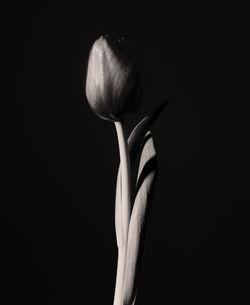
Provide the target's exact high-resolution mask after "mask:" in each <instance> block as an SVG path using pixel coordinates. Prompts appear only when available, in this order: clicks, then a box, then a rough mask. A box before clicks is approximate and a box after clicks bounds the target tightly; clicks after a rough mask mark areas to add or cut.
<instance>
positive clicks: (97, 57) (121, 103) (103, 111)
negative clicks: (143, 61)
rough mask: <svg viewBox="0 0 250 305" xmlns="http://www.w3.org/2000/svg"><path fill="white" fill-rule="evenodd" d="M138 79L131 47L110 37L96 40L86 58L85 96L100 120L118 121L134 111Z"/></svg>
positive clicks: (137, 95) (136, 106) (137, 96)
mask: <svg viewBox="0 0 250 305" xmlns="http://www.w3.org/2000/svg"><path fill="white" fill-rule="evenodd" d="M139 87H140V86H139V78H138V73H137V69H136V65H135V61H134V54H133V49H132V47H131V45H130V44H129V43H128V41H127V40H126V39H125V38H123V37H120V38H113V37H111V36H110V35H106V36H101V37H100V38H99V39H97V40H96V41H95V42H94V44H93V46H92V48H91V50H90V54H89V59H88V65H87V74H86V96H87V100H88V103H89V105H90V107H91V109H92V110H93V111H94V113H95V114H96V115H98V116H99V117H100V118H102V119H106V120H111V121H115V122H116V121H121V120H122V118H123V117H124V115H126V114H128V113H131V112H134V111H135V110H137V108H138V106H139V101H140V90H139Z"/></svg>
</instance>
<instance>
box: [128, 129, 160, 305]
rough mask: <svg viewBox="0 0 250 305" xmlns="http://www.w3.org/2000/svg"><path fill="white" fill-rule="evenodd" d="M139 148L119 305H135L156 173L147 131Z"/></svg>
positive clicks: (152, 144) (152, 148) (155, 164)
mask: <svg viewBox="0 0 250 305" xmlns="http://www.w3.org/2000/svg"><path fill="white" fill-rule="evenodd" d="M142 147H143V148H142V153H141V157H140V164H139V171H138V178H137V186H136V198H135V203H134V206H133V210H132V214H131V218H130V223H129V232H128V245H127V252H126V269H125V278H124V286H123V304H133V303H134V302H135V298H136V293H137V288H138V279H139V274H140V270H141V265H142V252H143V245H144V236H145V229H146V222H147V219H148V216H149V208H150V202H151V199H152V193H153V189H154V185H155V179H156V173H157V159H156V152H155V148H154V143H153V138H152V135H151V133H150V132H148V133H147V134H146V136H145V137H144V141H143V145H142Z"/></svg>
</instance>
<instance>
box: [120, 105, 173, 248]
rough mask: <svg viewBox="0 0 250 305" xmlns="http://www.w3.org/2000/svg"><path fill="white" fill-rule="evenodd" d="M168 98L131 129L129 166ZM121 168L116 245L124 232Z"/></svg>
mask: <svg viewBox="0 0 250 305" xmlns="http://www.w3.org/2000/svg"><path fill="white" fill-rule="evenodd" d="M168 102H169V100H166V101H165V102H163V103H162V104H160V105H159V106H158V107H157V108H156V109H155V110H153V111H152V112H150V113H149V114H148V115H146V116H145V117H144V118H143V119H142V120H141V121H140V122H139V123H138V124H137V125H136V126H135V128H134V129H133V130H132V132H131V134H130V136H129V138H128V148H129V154H130V162H131V168H132V167H133V164H134V162H135V160H136V156H137V154H138V152H139V148H140V146H141V143H142V141H143V139H144V137H145V134H146V132H148V131H149V129H150V128H151V126H152V125H153V124H154V123H155V122H156V120H157V119H158V118H159V116H160V114H161V113H162V111H163V110H164V109H165V107H166V106H167V104H168ZM121 205H122V202H121V169H120V166H119V168H118V173H117V180H116V196H115V232H116V241H117V246H118V248H119V247H122V246H123V245H124V234H123V232H122V213H121Z"/></svg>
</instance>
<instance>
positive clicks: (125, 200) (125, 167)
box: [114, 122, 131, 305]
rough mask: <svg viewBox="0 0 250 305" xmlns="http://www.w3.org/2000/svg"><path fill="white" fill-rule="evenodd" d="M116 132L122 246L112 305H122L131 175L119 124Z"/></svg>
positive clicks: (124, 141)
mask: <svg viewBox="0 0 250 305" xmlns="http://www.w3.org/2000/svg"><path fill="white" fill-rule="evenodd" d="M115 128H116V132H117V138H118V144H119V152H120V162H121V182H122V187H121V215H122V235H123V241H124V242H123V244H122V245H120V246H119V247H118V263H117V275H116V286H115V297H114V305H122V292H123V282H124V274H125V265H126V260H125V259H126V249H127V238H128V227H129V220H130V214H131V173H130V160H129V151H128V143H127V140H126V138H125V134H124V130H123V126H122V123H121V122H115Z"/></svg>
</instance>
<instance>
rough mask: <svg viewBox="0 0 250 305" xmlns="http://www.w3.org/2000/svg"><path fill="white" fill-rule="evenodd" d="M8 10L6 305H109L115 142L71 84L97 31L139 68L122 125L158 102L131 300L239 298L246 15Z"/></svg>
mask: <svg viewBox="0 0 250 305" xmlns="http://www.w3.org/2000/svg"><path fill="white" fill-rule="evenodd" d="M8 12H9V17H8V24H7V25H6V27H5V29H6V31H7V32H8V33H9V38H10V42H11V43H10V45H9V46H10V52H9V53H10V55H11V60H10V61H9V63H11V67H12V68H11V87H12V89H11V90H10V92H9V99H8V100H7V106H9V107H8V112H7V115H6V112H4V115H3V116H4V118H5V119H6V120H3V121H4V122H5V124H4V128H2V135H3V136H2V148H1V150H2V151H3V153H4V154H3V159H2V162H1V164H2V165H1V167H2V170H1V172H2V174H3V177H4V182H3V183H2V192H1V193H2V195H3V197H5V199H4V200H3V201H2V202H3V203H4V204H5V205H6V206H7V207H8V211H9V213H8V216H9V217H8V218H7V220H8V223H7V226H6V227H5V230H4V236H5V239H4V241H5V243H4V246H3V252H4V253H5V254H6V255H5V257H6V259H5V260H3V266H4V267H6V273H4V281H5V284H6V287H7V290H6V291H7V293H8V300H9V302H10V304H12V303H13V301H14V300H15V301H16V300H19V301H25V303H26V304H93V305H94V304H112V299H113V291H114V284H115V272H116V243H115V231H114V192H115V180H116V170H117V167H118V162H119V156H118V146H117V140H116V134H115V129H114V127H113V124H112V123H110V122H107V121H103V120H100V119H99V118H97V117H96V116H95V115H94V114H93V113H92V111H91V110H90V108H89V106H88V104H87V101H86V97H85V93H84V84H83V78H84V75H83V71H84V66H85V64H86V60H87V56H88V52H89V48H90V46H91V44H92V43H93V41H94V40H95V39H96V38H98V37H99V36H100V35H102V34H106V33H114V34H121V35H124V36H125V37H127V38H128V40H129V41H130V42H131V44H132V45H133V46H134V48H135V50H136V54H137V58H138V64H139V67H140V69H141V73H142V81H143V86H144V99H143V102H142V105H141V108H140V111H139V112H138V114H135V115H133V116H131V117H129V118H128V123H127V128H128V130H131V128H132V127H133V126H134V124H135V123H136V122H137V121H138V119H139V118H141V117H142V116H143V115H144V114H146V113H147V112H149V111H151V110H152V109H153V108H154V107H156V106H157V105H158V104H160V103H161V102H162V101H164V100H165V98H166V97H171V98H172V102H171V103H170V104H169V105H168V107H167V108H166V110H165V112H164V113H163V114H162V116H161V117H160V119H159V121H158V122H157V123H156V125H155V126H154V127H153V129H152V132H153V136H154V140H155V146H156V150H157V154H158V161H159V179H158V184H157V191H156V196H155V201H154V207H153V209H152V213H151V221H150V223H149V227H148V231H147V238H146V245H145V255H144V265H143V274H142V282H141V285H140V290H139V294H138V300H137V304H138V305H140V304H144V305H146V304H168V303H170V304H171V303H172V302H173V301H171V300H173V297H174V299H176V300H178V299H184V300H188V299H193V298H195V297H199V299H200V300H206V299H208V298H215V297H219V298H220V299H222V300H229V299H231V298H232V297H237V298H240V297H242V298H243V297H246V298H247V299H248V300H249V293H248V290H249V276H248V275H249V274H248V270H249V256H250V252H249V250H248V244H249V211H248V206H249V190H250V183H249V182H250V181H249V130H250V129H249V112H248V111H247V106H248V104H249V68H250V65H249V53H250V48H249V46H248V42H249V12H248V11H247V9H246V7H245V8H244V7H241V8H239V7H234V6H233V5H231V6H230V5H228V4H227V5H226V6H224V7H218V6H212V5H210V6H209V5H208V6H206V5H203V6H201V5H198V6H191V5H190V4H189V5H186V6H172V5H170V4H169V5H168V4H167V2H166V3H165V5H160V4H157V2H156V1H149V2H147V3H146V2H144V3H143V2H141V3H139V2H136V1H134V3H133V2H131V3H129V2H125V1H124V2H118V1H114V2H113V3H111V2H104V1H103V2H101V1H100V2H97V1H91V2H90V3H88V4H87V3H86V2H85V1H33V2H27V1H21V2H18V3H11V7H9V8H8ZM201 297H202V298H201ZM202 303H203V301H202Z"/></svg>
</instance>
